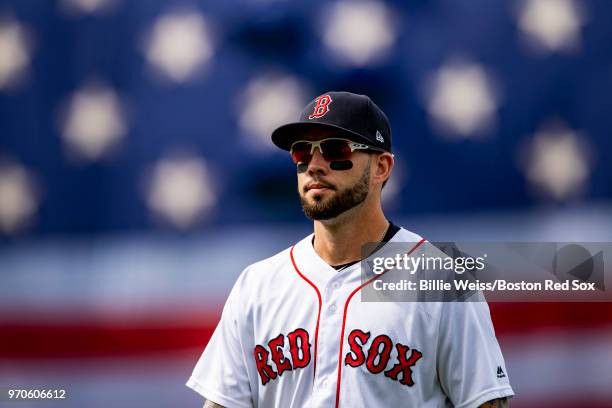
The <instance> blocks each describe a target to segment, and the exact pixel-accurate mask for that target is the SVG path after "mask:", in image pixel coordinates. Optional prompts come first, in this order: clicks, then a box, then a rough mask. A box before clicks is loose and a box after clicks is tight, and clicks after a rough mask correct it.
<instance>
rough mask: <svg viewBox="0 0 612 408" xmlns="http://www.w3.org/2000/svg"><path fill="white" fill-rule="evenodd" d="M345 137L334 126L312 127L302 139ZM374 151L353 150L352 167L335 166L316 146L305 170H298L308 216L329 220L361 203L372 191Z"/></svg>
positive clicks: (303, 204) (303, 205)
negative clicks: (335, 168)
mask: <svg viewBox="0 0 612 408" xmlns="http://www.w3.org/2000/svg"><path fill="white" fill-rule="evenodd" d="M330 137H345V136H342V135H340V134H338V132H336V131H333V130H331V131H330V130H321V129H317V130H312V131H310V132H308V133H307V134H306V135H305V136H304V137H303V138H301V139H303V140H312V141H315V140H321V139H327V138H330ZM371 157H372V156H371V155H370V154H368V153H365V152H361V151H358V150H357V151H354V152H353V153H352V155H351V159H350V160H351V161H352V163H353V167H352V168H351V169H349V170H332V169H331V168H330V162H328V161H326V160H325V159H324V158H323V157H322V156H321V152H320V151H319V149H318V148H317V149H315V151H314V153H313V156H312V159H311V160H310V162H309V163H308V166H307V168H306V170H305V171H303V172H298V192H299V194H300V201H301V203H302V208H303V209H304V213H305V214H306V216H307V217H308V218H310V219H312V220H329V219H332V218H335V217H337V216H339V215H340V214H342V213H344V212H345V211H347V210H350V209H351V208H353V207H355V206H357V205H359V204H361V203H362V202H363V201H364V200H365V199H366V198H367V196H368V194H369V192H370V162H371Z"/></svg>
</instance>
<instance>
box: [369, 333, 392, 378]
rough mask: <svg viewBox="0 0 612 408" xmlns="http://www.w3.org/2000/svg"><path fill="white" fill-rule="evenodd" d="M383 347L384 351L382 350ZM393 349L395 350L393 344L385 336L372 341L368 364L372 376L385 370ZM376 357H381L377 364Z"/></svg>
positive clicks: (382, 335)
mask: <svg viewBox="0 0 612 408" xmlns="http://www.w3.org/2000/svg"><path fill="white" fill-rule="evenodd" d="M381 345H382V350H380V346H381ZM391 349H393V342H392V341H391V339H390V338H389V337H387V336H385V335H384V334H381V335H380V336H377V337H376V338H375V339H374V340H373V341H372V345H371V346H370V350H368V360H367V362H366V367H367V368H368V370H369V371H370V372H371V373H372V374H378V373H380V372H381V371H382V370H384V369H385V367H386V366H387V363H388V362H389V357H391ZM376 357H379V359H378V362H376Z"/></svg>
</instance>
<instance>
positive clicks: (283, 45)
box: [0, 0, 612, 408]
mask: <svg viewBox="0 0 612 408" xmlns="http://www.w3.org/2000/svg"><path fill="white" fill-rule="evenodd" d="M611 19H612V2H610V1H609V0H504V1H490V0H435V1H425V0H412V1H399V0H388V1H330V2H311V1H288V0H235V1H221V0H212V1H206V2H202V1H195V0H170V1H168V0H167V1H161V0H130V1H128V0H48V1H40V0H0V387H13V386H21V387H24V388H26V387H27V388H36V387H46V388H49V387H54V388H65V389H66V390H67V392H68V395H69V399H67V400H66V401H62V402H61V403H55V402H48V404H49V406H68V407H83V406H86V407H106V406H108V405H112V406H114V407H134V406H146V407H168V406H194V407H195V406H200V405H201V403H202V401H201V399H200V397H199V396H198V395H197V394H195V393H194V392H193V391H191V390H189V389H188V388H186V387H185V386H184V383H185V381H186V380H187V378H188V376H189V374H190V373H191V370H192V368H193V365H194V364H195V362H196V359H197V358H198V356H199V355H200V353H201V351H202V349H203V348H204V346H205V344H206V342H207V340H208V338H209V336H210V334H211V333H212V330H213V329H214V327H215V325H216V323H217V321H218V319H219V316H220V310H221V307H222V305H223V302H224V301H225V298H226V296H227V294H228V293H229V290H230V288H231V285H232V284H233V282H234V281H235V279H236V278H237V276H238V275H239V273H240V272H241V271H242V269H243V268H244V267H246V266H247V265H248V264H249V263H251V262H254V261H256V260H259V259H262V258H265V257H268V256H270V255H272V254H274V253H276V252H277V251H280V250H282V249H284V248H286V247H287V246H289V245H291V244H292V243H294V242H296V241H297V240H299V239H300V238H301V237H303V236H304V235H306V234H308V233H309V232H310V231H311V225H310V223H309V221H308V220H306V219H305V217H304V216H303V214H302V212H301V209H300V206H299V201H298V199H297V194H296V192H295V169H294V167H293V165H292V163H291V160H290V159H289V157H288V155H287V154H286V153H284V152H281V151H279V150H277V149H275V148H274V146H273V145H272V143H271V141H270V139H269V135H270V132H271V130H272V129H274V128H275V127H276V126H277V125H279V124H281V123H284V122H287V121H291V120H293V119H295V118H296V117H297V115H298V114H299V111H300V109H301V108H302V106H303V105H304V104H305V103H306V102H307V101H308V100H310V99H312V98H313V97H314V96H316V95H318V94H319V93H321V92H323V91H326V90H350V91H352V92H357V93H365V94H368V95H369V96H371V97H372V98H373V100H374V101H376V102H377V104H379V105H380V106H381V107H382V108H383V110H384V111H385V112H386V113H387V114H388V115H389V118H390V120H391V123H392V126H393V135H394V150H395V151H394V152H395V154H396V168H395V170H394V174H393V176H392V179H391V181H390V182H389V185H388V186H387V187H386V188H385V190H384V201H385V203H384V207H385V210H386V213H387V215H388V216H389V218H390V219H391V220H393V221H394V222H395V223H396V224H400V225H403V226H405V227H406V228H408V229H410V230H413V231H415V232H417V233H419V234H421V235H423V236H425V237H426V238H428V239H430V240H432V241H433V240H453V239H463V240H483V241H486V240H496V241H500V240H511V241H521V240H522V241H607V242H610V241H612V137H611V135H610V129H612V98H611V97H610V95H611V94H612V52H611V49H610V45H611V43H612V24H610V21H612V20H611ZM490 307H491V313H492V317H493V321H494V323H495V327H496V331H497V334H498V338H499V340H500V344H501V347H502V351H503V352H504V355H505V359H506V363H507V368H508V371H509V376H510V379H511V382H512V385H513V388H514V390H515V392H516V394H517V396H516V397H515V398H514V399H513V400H512V401H511V405H512V406H513V407H541V406H555V407H562V408H570V407H612V304H610V303H544V302H542V303H491V304H490ZM2 404H7V406H12V405H10V404H9V403H8V402H2ZM40 404H42V403H41V402H19V403H18V406H19V407H29V406H39V405H40ZM3 406H4V405H3ZM15 406H17V403H15Z"/></svg>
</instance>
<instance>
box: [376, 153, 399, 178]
mask: <svg viewBox="0 0 612 408" xmlns="http://www.w3.org/2000/svg"><path fill="white" fill-rule="evenodd" d="M394 164H395V161H394V159H393V155H392V154H391V153H387V152H385V153H381V154H377V155H375V159H374V166H373V167H372V181H373V182H374V183H375V184H380V185H382V183H384V182H385V181H386V180H388V179H389V177H390V176H391V171H392V170H393V165H394Z"/></svg>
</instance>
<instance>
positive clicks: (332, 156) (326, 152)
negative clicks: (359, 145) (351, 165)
mask: <svg viewBox="0 0 612 408" xmlns="http://www.w3.org/2000/svg"><path fill="white" fill-rule="evenodd" d="M321 149H323V158H324V159H325V160H327V161H344V160H349V159H350V158H351V147H350V146H349V142H347V141H346V140H338V139H331V140H325V141H323V142H322V143H321Z"/></svg>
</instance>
